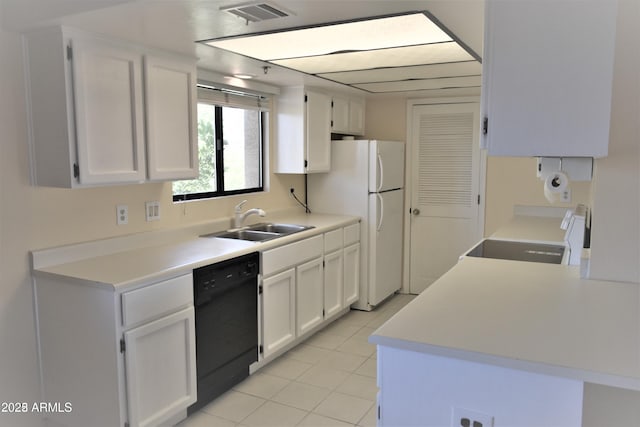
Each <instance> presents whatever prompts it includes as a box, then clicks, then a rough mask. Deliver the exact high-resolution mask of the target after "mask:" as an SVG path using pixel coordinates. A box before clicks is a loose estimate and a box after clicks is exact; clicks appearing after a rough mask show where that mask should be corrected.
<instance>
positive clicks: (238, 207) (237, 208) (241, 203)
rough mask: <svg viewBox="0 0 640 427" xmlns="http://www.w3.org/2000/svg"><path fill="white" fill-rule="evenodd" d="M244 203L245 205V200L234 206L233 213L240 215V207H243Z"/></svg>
mask: <svg viewBox="0 0 640 427" xmlns="http://www.w3.org/2000/svg"><path fill="white" fill-rule="evenodd" d="M245 203H247V201H246V200H243V201H241V202H240V203H238V204H237V205H236V208H235V212H236V213H240V212H242V206H244V204H245Z"/></svg>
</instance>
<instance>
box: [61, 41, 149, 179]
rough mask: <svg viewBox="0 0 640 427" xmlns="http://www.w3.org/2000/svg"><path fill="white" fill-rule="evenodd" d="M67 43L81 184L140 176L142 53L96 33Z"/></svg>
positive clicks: (141, 147) (142, 127)
mask: <svg viewBox="0 0 640 427" xmlns="http://www.w3.org/2000/svg"><path fill="white" fill-rule="evenodd" d="M71 46H72V49H73V55H72V58H73V59H72V64H73V93H74V100H75V128H76V136H77V140H76V145H77V157H78V163H79V165H78V166H79V181H80V184H107V183H123V182H139V181H144V179H145V160H144V142H145V138H144V117H143V107H142V103H143V101H142V94H143V89H142V55H141V54H140V53H139V52H138V51H136V50H134V49H132V48H131V49H128V48H127V47H123V46H122V45H120V44H115V43H110V42H108V41H106V40H102V39H99V38H91V37H86V38H85V37H76V38H74V39H73V40H72V41H71Z"/></svg>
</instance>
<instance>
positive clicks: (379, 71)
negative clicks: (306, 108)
mask: <svg viewBox="0 0 640 427" xmlns="http://www.w3.org/2000/svg"><path fill="white" fill-rule="evenodd" d="M481 73H482V65H481V64H480V63H479V62H478V61H476V60H473V61H465V62H452V63H447V64H429V65H415V66H411V67H393V68H376V69H374V70H355V71H341V72H336V73H325V74H318V77H322V78H325V79H328V80H333V81H336V82H340V83H343V84H347V85H350V84H354V83H368V82H371V83H378V82H394V81H400V80H412V79H435V78H438V77H449V76H479V75H481Z"/></svg>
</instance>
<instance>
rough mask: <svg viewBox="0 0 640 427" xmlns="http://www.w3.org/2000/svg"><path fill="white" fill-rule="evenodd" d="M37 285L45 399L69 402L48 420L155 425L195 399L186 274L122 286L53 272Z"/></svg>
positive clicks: (108, 426) (192, 334) (37, 280)
mask: <svg viewBox="0 0 640 427" xmlns="http://www.w3.org/2000/svg"><path fill="white" fill-rule="evenodd" d="M35 286H36V298H37V300H38V304H37V311H38V317H37V318H38V330H39V339H40V342H39V347H40V360H41V365H42V387H43V392H44V394H43V398H44V401H47V402H68V403H69V404H70V405H72V410H71V411H70V412H66V413H50V414H46V415H45V416H46V418H48V421H47V422H48V423H49V424H52V425H64V426H69V427H72V426H78V427H81V426H82V427H84V426H89V425H90V426H95V427H102V426H104V427H113V426H128V427H139V426H140V427H143V426H157V425H161V424H163V423H168V422H173V421H175V418H176V417H177V418H179V417H180V416H181V414H182V413H184V412H185V411H186V409H187V407H188V406H189V405H191V404H192V403H194V402H195V401H196V354H195V349H196V347H195V314H194V308H193V279H192V275H191V274H186V275H183V276H179V277H175V278H171V279H168V280H163V281H160V282H156V283H151V284H148V285H146V286H144V287H141V288H139V289H134V290H131V291H128V292H124V293H121V292H119V291H118V290H117V289H114V288H112V287H108V286H104V287H100V286H95V285H93V284H92V283H86V282H81V281H70V280H67V279H65V278H63V277H57V276H36V277H35ZM70 307H71V308H70Z"/></svg>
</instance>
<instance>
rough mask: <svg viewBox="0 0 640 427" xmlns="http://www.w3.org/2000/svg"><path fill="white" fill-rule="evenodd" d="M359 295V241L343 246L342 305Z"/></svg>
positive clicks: (347, 303) (349, 303) (353, 300)
mask: <svg viewBox="0 0 640 427" xmlns="http://www.w3.org/2000/svg"><path fill="white" fill-rule="evenodd" d="M359 297H360V243H356V244H354V245H351V246H348V247H346V248H344V305H345V307H346V306H349V305H351V304H353V303H354V302H356V301H358V298H359Z"/></svg>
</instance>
